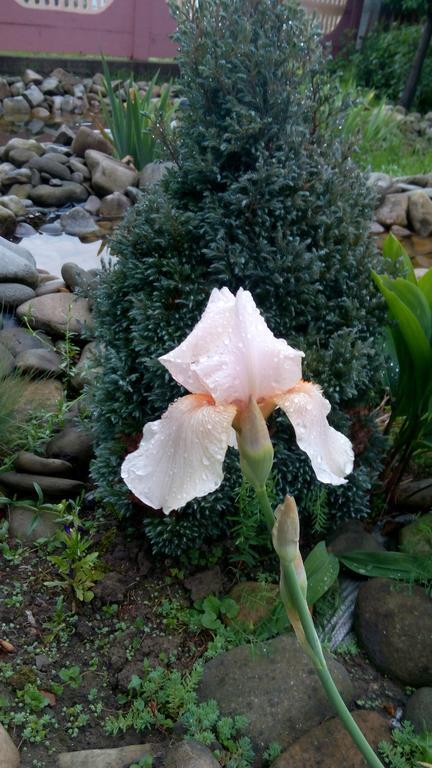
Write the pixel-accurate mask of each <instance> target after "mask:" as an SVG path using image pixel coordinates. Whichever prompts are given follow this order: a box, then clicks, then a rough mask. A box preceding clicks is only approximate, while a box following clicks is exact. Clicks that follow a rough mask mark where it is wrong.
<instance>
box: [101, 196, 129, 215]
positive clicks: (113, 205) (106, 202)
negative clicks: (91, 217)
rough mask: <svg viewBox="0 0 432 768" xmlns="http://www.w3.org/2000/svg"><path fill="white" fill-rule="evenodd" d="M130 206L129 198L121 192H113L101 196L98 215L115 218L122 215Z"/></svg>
mask: <svg viewBox="0 0 432 768" xmlns="http://www.w3.org/2000/svg"><path fill="white" fill-rule="evenodd" d="M130 207H131V202H130V200H129V199H128V198H127V197H126V195H123V194H122V193H121V192H113V193H112V194H111V195H107V196H106V197H104V198H103V200H102V202H101V206H100V209H99V216H102V217H104V218H108V219H117V218H120V217H121V216H124V215H125V213H126V211H127V210H128V208H130Z"/></svg>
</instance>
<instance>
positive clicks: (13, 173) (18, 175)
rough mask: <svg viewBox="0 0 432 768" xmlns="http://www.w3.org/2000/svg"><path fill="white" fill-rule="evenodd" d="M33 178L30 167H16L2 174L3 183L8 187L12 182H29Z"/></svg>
mask: <svg viewBox="0 0 432 768" xmlns="http://www.w3.org/2000/svg"><path fill="white" fill-rule="evenodd" d="M30 179H31V170H30V168H15V166H13V170H12V169H11V170H9V171H5V172H4V173H3V174H2V184H3V186H5V187H7V186H10V185H11V184H27V183H28V182H29V181H30Z"/></svg>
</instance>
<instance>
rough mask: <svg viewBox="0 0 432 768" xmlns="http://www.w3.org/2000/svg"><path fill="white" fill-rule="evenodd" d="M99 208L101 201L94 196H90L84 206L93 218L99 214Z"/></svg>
mask: <svg viewBox="0 0 432 768" xmlns="http://www.w3.org/2000/svg"><path fill="white" fill-rule="evenodd" d="M100 207H101V201H100V200H99V198H98V197H96V195H90V197H89V198H88V200H87V202H86V203H85V205H84V209H85V210H86V211H88V212H89V213H91V214H92V215H93V216H96V215H97V214H98V213H99V210H100Z"/></svg>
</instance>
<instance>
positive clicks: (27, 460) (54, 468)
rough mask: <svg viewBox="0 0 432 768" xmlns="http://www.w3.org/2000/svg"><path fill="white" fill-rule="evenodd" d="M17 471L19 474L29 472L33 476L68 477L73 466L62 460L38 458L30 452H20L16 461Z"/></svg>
mask: <svg viewBox="0 0 432 768" xmlns="http://www.w3.org/2000/svg"><path fill="white" fill-rule="evenodd" d="M15 469H16V471H17V472H28V473H30V474H31V475H50V476H51V477H52V476H53V475H54V476H58V477H68V476H69V475H70V474H71V472H72V464H69V462H68V461H62V460H61V459H47V458H45V457H44V456H37V454H35V453H31V452H30V451H19V453H18V454H17V457H16V459H15Z"/></svg>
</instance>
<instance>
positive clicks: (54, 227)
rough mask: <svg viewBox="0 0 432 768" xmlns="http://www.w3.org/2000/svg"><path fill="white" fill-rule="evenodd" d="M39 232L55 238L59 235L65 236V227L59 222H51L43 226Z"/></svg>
mask: <svg viewBox="0 0 432 768" xmlns="http://www.w3.org/2000/svg"><path fill="white" fill-rule="evenodd" d="M39 232H43V233H45V234H46V235H53V236H54V237H55V236H57V235H62V234H63V227H62V225H61V224H60V222H59V221H51V222H49V223H48V224H42V226H41V227H40V228H39Z"/></svg>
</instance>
